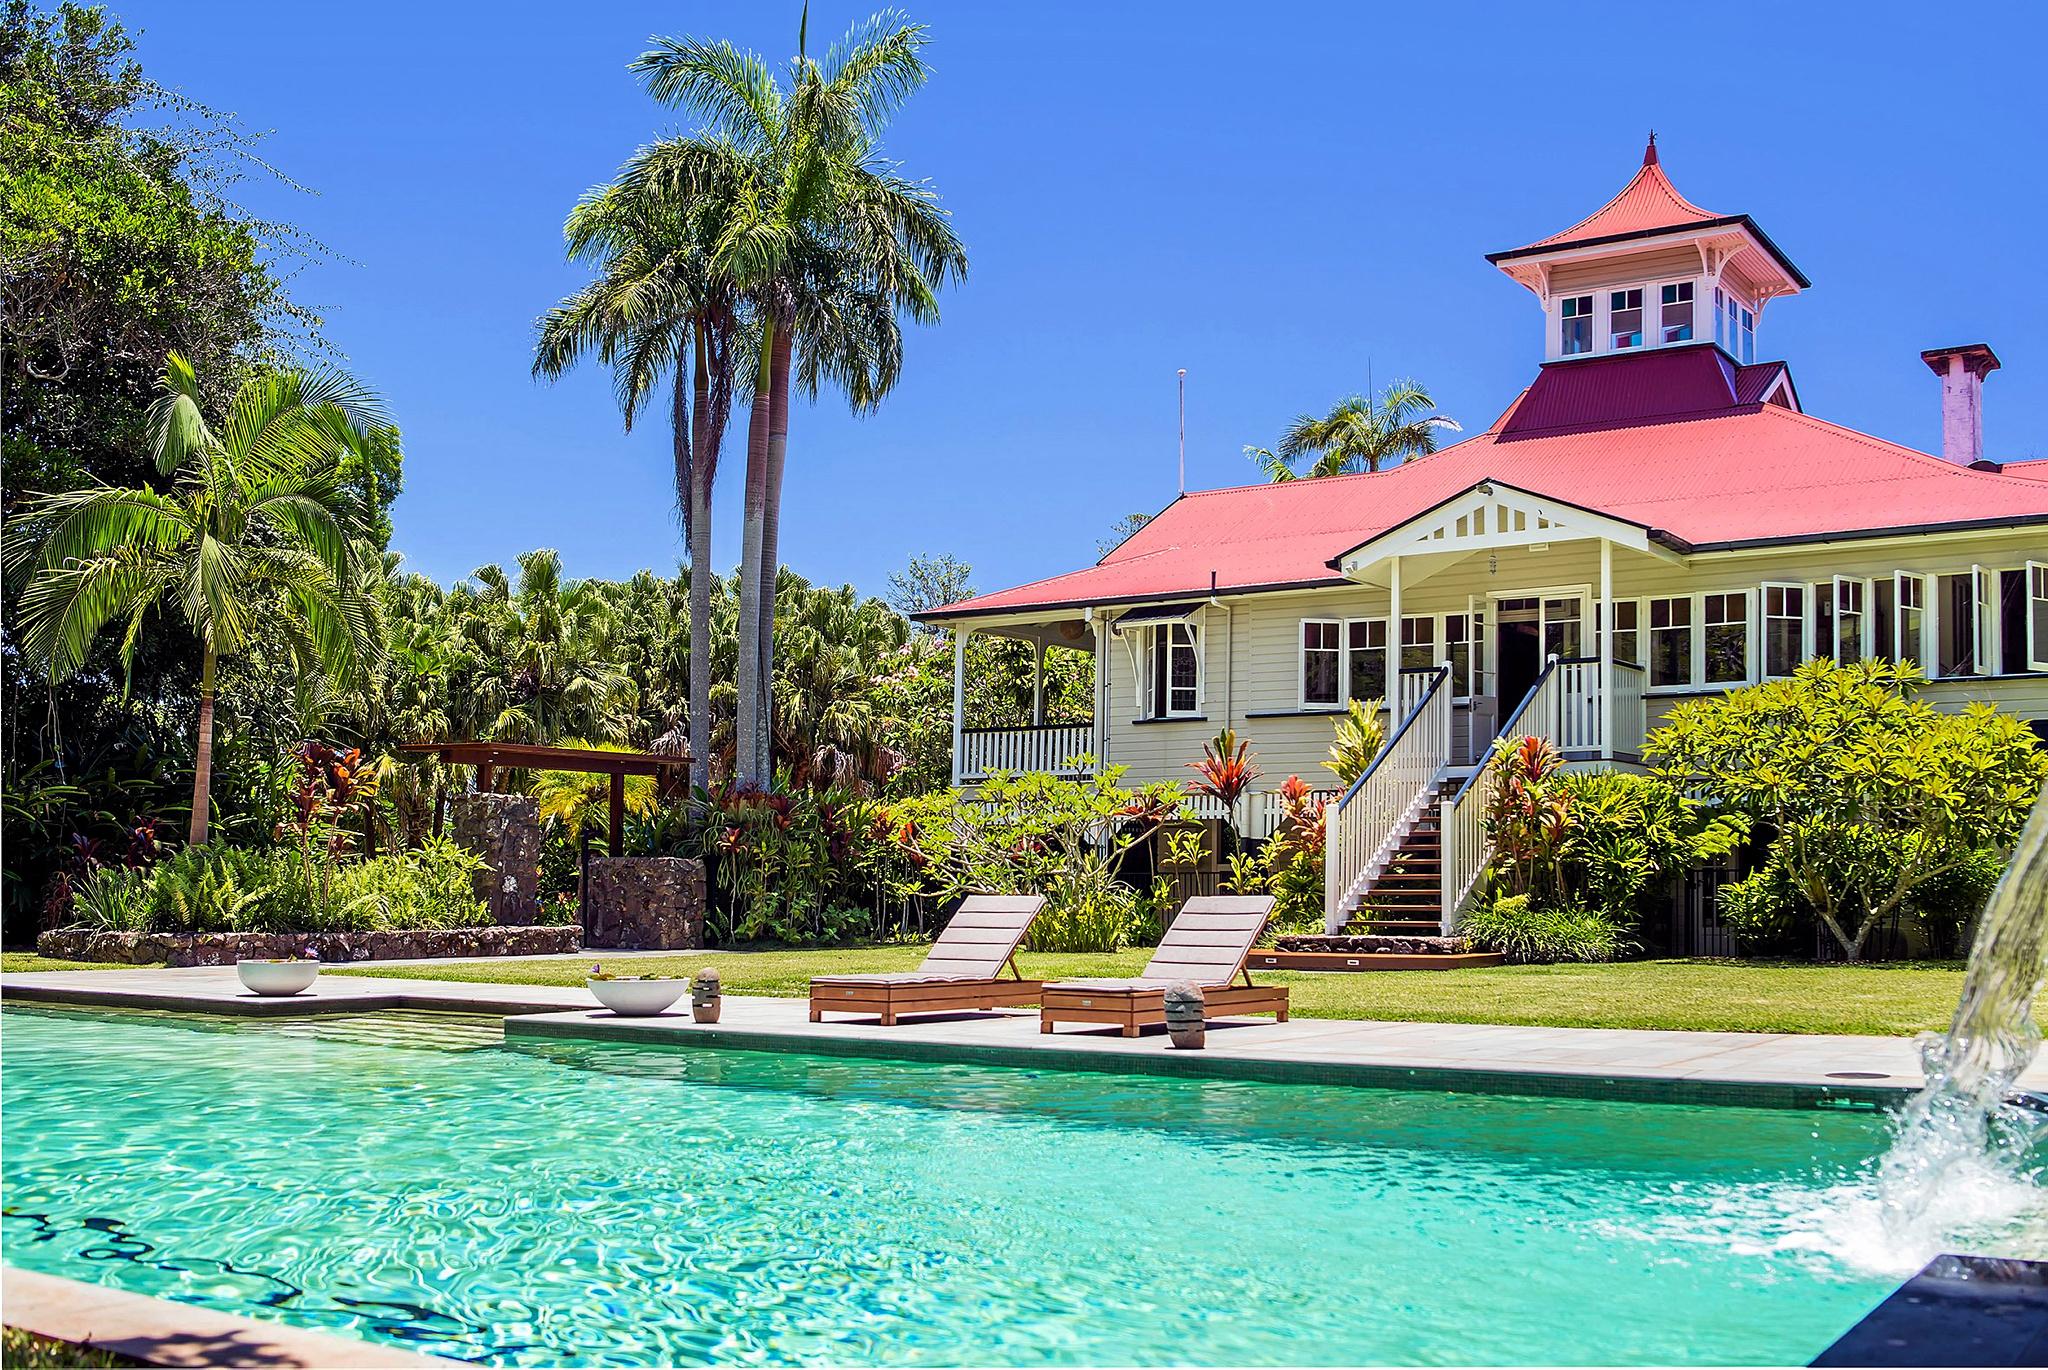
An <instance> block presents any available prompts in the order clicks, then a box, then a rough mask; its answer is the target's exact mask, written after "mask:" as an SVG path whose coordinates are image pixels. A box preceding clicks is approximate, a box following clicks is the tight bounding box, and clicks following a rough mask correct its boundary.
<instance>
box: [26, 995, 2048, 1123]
mask: <svg viewBox="0 0 2048 1370" xmlns="http://www.w3.org/2000/svg"><path fill="white" fill-rule="evenodd" d="M0 999H6V1000H13V1001H16V1002H20V1001H42V1002H59V1003H77V1004H96V1005H102V1006H113V1007H131V1008H153V1009H161V1010H174V1011H185V1012H203V1013H231V1014H267V1015H303V1014H312V1013H347V1012H373V1011H378V1010H388V1009H405V1010H413V1011H420V1010H426V1011H443V1012H461V1013H483V1014H490V1015H494V1016H498V1017H502V1018H503V1019H504V1022H505V1030H506V1035H507V1040H508V1041H510V1042H513V1043H515V1044H516V1043H517V1042H519V1041H521V1040H531V1039H545V1038H552V1039H561V1038H581V1039H599V1040H615V1041H628V1042H636V1043H645V1044H656V1045H669V1046H674V1047H678V1048H688V1047H692V1046H697V1047H737V1048H744V1049H753V1050H761V1049H767V1050H787V1051H809V1052H822V1053H827V1054H832V1055H852V1056H866V1057H875V1058H894V1059H912V1060H925V1061H954V1062H965V1063H971V1064H982V1065H1024V1066H1036V1067H1041V1068H1052V1069H1066V1070H1096V1071H1111V1072H1118V1073H1128V1074H1155V1075H1191V1076H1206V1077H1222V1078H1238V1079H1257V1080H1270V1081H1277V1082H1283V1083H1322V1084H1353V1085H1366V1086H1378V1087H1391V1088H1410V1089H1444V1090H1460V1091H1472V1092H1485V1093H1508V1094H1538V1095H1567V1096H1578V1097H1598V1098H1623V1099H1641V1100H1645V1101H1676V1102H1697V1103H1725V1104H1753V1105H1762V1106H1770V1107H1811V1106H1815V1105H1821V1106H1827V1105H1833V1106H1865V1107H1867V1106H1872V1105H1875V1106H1887V1105H1892V1104H1896V1103H1897V1102H1899V1101H1900V1100H1901V1099H1903V1098H1904V1097H1905V1096H1906V1095H1907V1094H1909V1093H1910V1092H1911V1091H1913V1090H1915V1089H1918V1088H1919V1087H1920V1085H1921V1083H1922V1077H1921V1071H1920V1057H1919V1048H1918V1044H1917V1043H1916V1042H1915V1041H1914V1040H1913V1039H1910V1038H1903V1037H1851V1036H1820V1035H1799V1034H1789V1033H1743V1032H1674V1031H1649V1030H1633V1029H1616V1028H1549V1027H1496V1026H1487V1025H1482V1024H1468V1023H1405V1022H1403V1023H1390V1022H1371V1021H1359V1020H1349V1019H1328V1018H1295V1019H1294V1020H1293V1021H1292V1022H1288V1023H1275V1022H1273V1021H1272V1020H1271V1019H1266V1018H1248V1019H1236V1020H1219V1021H1217V1022H1214V1023H1212V1024H1211V1025H1210V1028H1209V1034H1208V1045H1207V1047H1206V1048H1205V1049H1204V1050H1201V1051H1180V1050H1176V1049H1175V1048H1173V1047H1172V1046H1171V1045H1170V1044H1169V1043H1168V1041H1167V1038H1166V1034H1165V1033H1164V1032H1163V1031H1157V1030H1155V1031H1151V1032H1147V1033H1146V1034H1145V1035H1144V1036H1142V1037H1137V1038H1126V1037H1120V1036H1118V1035H1117V1034H1116V1030H1115V1029H1114V1028H1101V1029H1091V1028H1087V1027H1082V1026H1076V1025H1063V1026H1062V1027H1061V1028H1060V1030H1059V1031H1058V1032H1057V1033H1054V1034H1051V1035H1045V1034H1042V1033H1040V1032H1039V1030H1038V1015H1037V1013H1036V1011H1034V1010H1028V1009H1026V1010H1008V1011H999V1012H994V1013H959V1014H933V1015H929V1016H925V1017H920V1018H910V1019H906V1020H904V1021H902V1022H899V1023H898V1024H897V1025H896V1026H895V1027H892V1028H884V1027H881V1026H879V1025H878V1024H877V1023H876V1022H875V1020H874V1019H872V1018H866V1019H861V1018H852V1017H833V1018H829V1019H828V1020H827V1021H825V1022H823V1023H812V1022H810V1021H809V1010H808V1005H807V1004H806V1002H805V1001H804V1000H801V999H773V998H765V997H758V996H741V995H727V996H726V999H725V1006H724V1014H723V1017H722V1020H721V1021H720V1022H719V1023H718V1024H716V1025H704V1024H698V1023H695V1022H693V1021H691V1018H690V1014H689V1005H688V1001H687V998H686V999H685V1000H684V1002H682V1003H681V1004H680V1005H679V1006H678V1009H677V1010H676V1011H673V1012H670V1013H668V1014H664V1015H662V1016H660V1017H656V1018H621V1017H618V1016H616V1015H614V1014H612V1013H609V1012H606V1011H604V1010H602V1009H597V1008H594V1007H593V1006H592V1004H591V999H590V996H589V994H588V992H587V991H585V990H584V989H583V988H582V987H581V986H553V985H511V984H491V983H473V982H464V981H453V980H411V979H398V978H381V977H377V976H371V975H357V974H350V975H331V974H330V975H322V976H321V977H320V979H319V980H318V981H317V982H316V983H315V985H314V987H313V988H312V989H311V990H309V991H307V992H306V993H304V994H299V995H294V996H291V997H289V998H277V999H265V998H259V997H257V996H256V995H253V994H250V993H248V992H247V991H246V990H244V989H243V988H242V987H241V984H240V982H239V981H237V979H236V978H235V972H234V970H233V968H232V967H193V968H188V969H163V968H160V969H140V968H138V969H134V970H94V971H33V972H20V973H16V974H10V975H5V976H0ZM2019 1087H2020V1088H2021V1089H2023V1090H2031V1091H2039V1092H2044V1093H2048V1061H2037V1062H2036V1063H2035V1064H2034V1065H2033V1066H2032V1067H2031V1068H2030V1069H2029V1070H2028V1072H2027V1073H2026V1074H2025V1075H2024V1076H2022V1077H2021V1079H2020V1082H2019Z"/></svg>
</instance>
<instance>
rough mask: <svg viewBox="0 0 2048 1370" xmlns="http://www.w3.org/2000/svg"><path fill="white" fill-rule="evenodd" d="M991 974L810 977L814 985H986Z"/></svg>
mask: <svg viewBox="0 0 2048 1370" xmlns="http://www.w3.org/2000/svg"><path fill="white" fill-rule="evenodd" d="M996 979H997V977H996V976H993V975H942V974H939V973H937V972H934V971H925V970H890V971H876V972H874V973H872V974H868V975H817V976H813V977H812V978H811V984H812V985H813V986H816V985H986V984H990V983H992V982H994V981H996Z"/></svg>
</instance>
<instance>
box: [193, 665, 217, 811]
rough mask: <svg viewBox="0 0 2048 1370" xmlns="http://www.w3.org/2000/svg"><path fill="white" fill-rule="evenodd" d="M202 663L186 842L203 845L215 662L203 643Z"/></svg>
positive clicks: (208, 795) (209, 802)
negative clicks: (190, 823) (197, 742)
mask: <svg viewBox="0 0 2048 1370" xmlns="http://www.w3.org/2000/svg"><path fill="white" fill-rule="evenodd" d="M205 650H206V657H205V662H204V664H203V665H201V667H200V668H199V745H198V747H197V748H195V749H194V751H193V760H192V827H191V829H190V831H189V832H188V834H187V836H186V842H187V843H188V844H189V845H191V846H194V847H203V846H205V845H206V820H207V818H208V813H209V809H210V808H211V805H212V795H213V694H214V676H215V670H216V663H215V658H214V653H213V644H212V643H211V642H209V643H207V644H206V649H205Z"/></svg>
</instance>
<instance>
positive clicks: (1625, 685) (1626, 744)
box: [1608, 661, 1649, 760]
mask: <svg viewBox="0 0 2048 1370" xmlns="http://www.w3.org/2000/svg"><path fill="white" fill-rule="evenodd" d="M1610 669H1611V671H1612V674H1611V675H1610V676H1609V677H1608V679H1609V680H1610V681H1611V682H1612V683H1611V684H1610V685H1609V687H1608V693H1609V699H1608V708H1609V710H1610V713H1609V717H1611V718H1612V719H1613V720H1614V753H1613V754H1614V755H1615V756H1618V757H1624V758H1629V759H1633V760H1641V759H1642V755H1643V738H1644V737H1645V736H1646V735H1647V733H1648V731H1649V718H1648V715H1647V714H1646V713H1645V712H1644V710H1643V686H1644V684H1645V683H1646V681H1645V676H1646V672H1645V671H1644V670H1643V668H1642V667H1640V666H1631V665H1628V664H1627V663H1626V662H1620V661H1617V662H1615V663H1614V665H1613V666H1612V667H1611V668H1610Z"/></svg>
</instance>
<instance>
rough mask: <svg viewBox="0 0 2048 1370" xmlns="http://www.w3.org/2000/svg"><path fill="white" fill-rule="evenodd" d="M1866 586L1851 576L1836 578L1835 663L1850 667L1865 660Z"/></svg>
mask: <svg viewBox="0 0 2048 1370" xmlns="http://www.w3.org/2000/svg"><path fill="white" fill-rule="evenodd" d="M1863 590H1864V586H1863V582H1862V581H1860V580H1856V579H1853V578H1851V577H1849V576H1836V577H1835V662H1836V664H1838V665H1842V666H1848V665H1851V664H1853V663H1855V662H1858V661H1861V660H1863V658H1864V656H1865V655H1866V654H1867V652H1866V649H1865V647H1864V645H1863V606H1864V593H1863Z"/></svg>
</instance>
